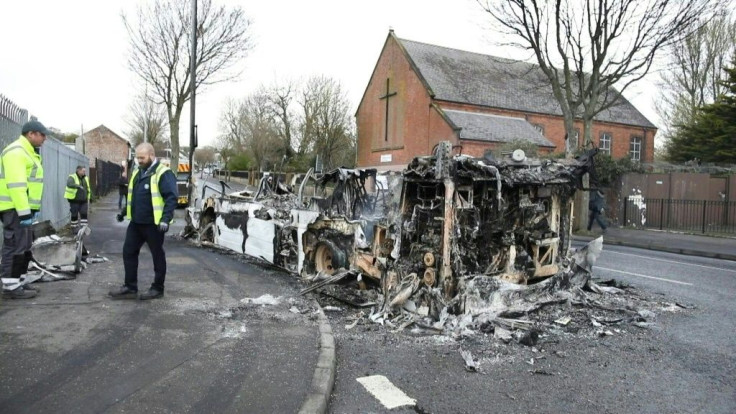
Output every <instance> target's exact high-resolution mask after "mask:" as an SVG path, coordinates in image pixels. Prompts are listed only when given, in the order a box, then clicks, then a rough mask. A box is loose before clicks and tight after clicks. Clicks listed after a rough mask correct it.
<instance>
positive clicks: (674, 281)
mask: <svg viewBox="0 0 736 414" xmlns="http://www.w3.org/2000/svg"><path fill="white" fill-rule="evenodd" d="M595 269H601V270H608V271H610V272H618V273H624V274H627V275H631V276H638V277H644V278H647V279H654V280H661V281H663V282H670V283H677V284H680V285H687V286H692V285H693V284H692V283H687V282H680V281H679V280H672V279H665V278H663V277H655V276H647V275H642V274H641V273H632V272H625V271H623V270H616V269H609V268H607V267H601V266H595Z"/></svg>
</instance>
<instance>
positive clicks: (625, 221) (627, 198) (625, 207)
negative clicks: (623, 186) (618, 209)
mask: <svg viewBox="0 0 736 414" xmlns="http://www.w3.org/2000/svg"><path fill="white" fill-rule="evenodd" d="M628 210H629V197H624V227H626V226H628V225H629V221H628V220H627V219H626V217H627V215H628V214H627V213H628Z"/></svg>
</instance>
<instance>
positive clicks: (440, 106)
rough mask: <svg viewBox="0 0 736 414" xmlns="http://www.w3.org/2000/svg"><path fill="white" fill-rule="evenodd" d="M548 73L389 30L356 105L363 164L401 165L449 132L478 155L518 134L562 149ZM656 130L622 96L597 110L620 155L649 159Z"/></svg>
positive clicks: (600, 127) (608, 141) (610, 146)
mask: <svg viewBox="0 0 736 414" xmlns="http://www.w3.org/2000/svg"><path fill="white" fill-rule="evenodd" d="M543 76H544V75H543V74H542V73H541V71H540V70H539V68H538V66H536V65H533V64H529V63H525V62H520V61H515V60H510V59H505V58H500V57H495V56H489V55H482V54H478V53H471V52H465V51H462V50H457V49H449V48H446V47H440V46H435V45H429V44H426V43H419V42H414V41H410V40H405V39H399V38H398V37H396V35H395V34H394V32H393V30H391V31H389V34H388V37H387V39H386V43H385V44H384V46H383V50H382V51H381V55H380V56H379V58H378V62H377V63H376V67H375V68H374V69H373V74H372V76H371V79H370V82H369V83H368V86H367V88H366V90H365V93H364V94H363V98H362V99H361V102H360V105H359V106H358V110H357V112H356V118H357V128H358V159H357V165H358V166H359V167H376V168H379V169H381V170H386V169H395V170H400V169H402V168H404V166H405V165H406V164H407V163H408V162H409V161H410V160H411V159H412V158H413V157H416V156H419V155H429V154H430V153H431V151H432V148H433V147H434V145H435V144H437V143H438V142H439V141H445V140H450V141H451V142H453V143H454V144H457V145H460V146H462V152H463V154H469V155H473V156H482V155H483V153H484V151H485V150H486V149H493V148H494V147H496V146H498V145H502V144H503V143H505V142H510V141H515V140H525V141H531V142H533V143H535V144H536V145H537V147H538V149H539V152H540V153H544V152H564V150H565V128H564V124H563V120H562V116H561V115H560V114H561V112H560V110H559V106H558V104H557V103H556V101H555V100H554V97H553V96H552V91H551V88H549V86H547V85H548V82H546V81H545V80H544V77H543ZM577 127H578V128H577V130H578V131H582V129H583V127H582V122H580V123H579V125H577ZM656 132H657V128H656V127H655V126H654V125H653V124H652V123H651V122H649V120H647V118H646V117H644V115H642V114H641V113H640V112H639V111H638V110H637V109H636V108H635V107H634V106H633V105H632V104H631V103H630V102H629V101H627V100H626V99H622V101H621V102H620V104H618V105H616V106H614V107H612V108H610V109H608V110H605V111H603V112H601V113H600V114H599V115H598V116H597V117H596V120H595V122H594V123H593V131H592V136H593V140H594V143H595V144H596V145H597V146H598V147H599V148H601V149H602V150H603V151H605V152H608V153H609V154H611V156H613V157H614V158H622V157H630V158H632V159H634V160H638V161H641V162H651V161H652V160H653V155H654V154H653V153H654V135H655V134H656ZM578 135H579V136H580V135H582V134H581V133H578ZM578 139H579V140H580V141H582V137H579V138H578Z"/></svg>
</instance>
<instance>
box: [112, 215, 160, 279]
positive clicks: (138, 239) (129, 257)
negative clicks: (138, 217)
mask: <svg viewBox="0 0 736 414" xmlns="http://www.w3.org/2000/svg"><path fill="white" fill-rule="evenodd" d="M143 243H146V244H148V249H149V250H150V251H151V256H153V271H154V274H155V276H154V279H153V283H152V284H151V287H152V288H154V289H156V290H158V291H161V292H163V291H164V279H166V253H164V233H161V232H160V231H158V226H157V225H155V224H137V223H130V224H129V225H128V231H127V232H126V233H125V243H124V244H123V264H124V266H125V286H127V287H129V288H130V289H133V290H138V255H139V254H140V252H141V247H143Z"/></svg>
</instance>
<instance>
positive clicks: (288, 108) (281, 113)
mask: <svg viewBox="0 0 736 414" xmlns="http://www.w3.org/2000/svg"><path fill="white" fill-rule="evenodd" d="M295 95H296V85H295V83H294V82H287V83H286V84H284V85H274V86H272V87H271V88H269V90H268V98H269V106H270V108H271V111H273V116H274V119H275V121H276V124H277V132H278V137H279V141H281V144H280V147H281V148H280V152H281V153H282V154H283V155H284V156H285V157H287V158H291V157H292V156H293V155H294V149H293V147H292V140H293V139H294V133H293V132H294V122H295V119H296V116H295V114H294V109H293V101H294V98H295Z"/></svg>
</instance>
